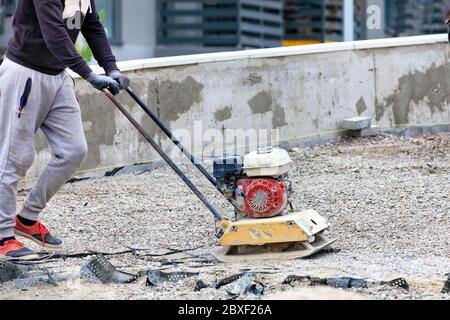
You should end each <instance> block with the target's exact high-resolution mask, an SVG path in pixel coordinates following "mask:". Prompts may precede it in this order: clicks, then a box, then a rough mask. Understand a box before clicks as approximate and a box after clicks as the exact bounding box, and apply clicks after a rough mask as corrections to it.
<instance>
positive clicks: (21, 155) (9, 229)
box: [0, 59, 87, 239]
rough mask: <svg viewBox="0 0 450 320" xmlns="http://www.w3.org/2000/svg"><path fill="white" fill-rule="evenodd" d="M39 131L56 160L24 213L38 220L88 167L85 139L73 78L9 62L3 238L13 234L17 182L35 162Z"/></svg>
mask: <svg viewBox="0 0 450 320" xmlns="http://www.w3.org/2000/svg"><path fill="white" fill-rule="evenodd" d="M29 78H31V79H32V88H31V93H30V96H29V99H28V103H27V105H26V106H25V108H24V110H23V113H22V115H21V117H20V118H19V116H18V110H19V101H20V97H21V96H22V94H23V92H24V88H25V84H26V82H27V79H29ZM38 129H41V130H42V131H43V133H44V134H45V136H46V137H47V139H48V141H49V144H50V146H51V148H52V151H53V157H52V159H51V160H50V162H49V163H48V165H47V167H46V168H45V170H44V171H43V173H42V175H41V177H40V178H39V180H38V181H37V183H36V184H35V186H34V187H33V188H32V190H31V192H30V194H29V195H28V198H27V199H26V201H25V204H24V207H23V208H22V210H21V211H20V212H19V214H20V216H22V217H24V218H26V219H30V220H34V221H36V220H38V215H39V213H41V212H42V211H43V210H44V208H45V207H46V205H47V202H48V201H49V200H50V199H51V198H52V197H53V196H54V195H55V193H56V192H57V191H58V190H59V189H60V188H61V186H62V185H63V184H64V183H66V182H67V180H68V179H69V178H70V177H71V175H72V174H73V173H74V172H75V171H76V170H77V169H78V168H79V166H80V165H81V163H82V162H83V160H84V158H85V156H86V152H87V145H86V139H85V136H84V132H83V124H82V120H81V112H80V106H79V104H78V102H77V99H76V97H75V94H74V82H73V80H72V78H71V77H70V75H69V74H68V73H67V72H62V73H60V74H59V75H56V76H52V75H46V74H43V73H40V72H37V71H34V70H31V69H28V68H25V67H23V66H21V65H19V64H16V63H14V62H12V61H10V60H7V59H6V60H5V61H4V62H3V64H2V65H1V66H0V239H1V238H6V237H12V236H13V235H14V227H15V215H16V214H17V211H16V210H17V207H16V197H17V188H18V182H19V180H21V179H22V178H23V177H24V176H25V174H26V172H27V171H28V169H29V168H30V166H31V165H32V163H33V159H34V154H35V150H34V137H35V135H36V133H37V130H38Z"/></svg>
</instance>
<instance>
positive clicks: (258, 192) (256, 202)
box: [237, 178, 288, 218]
mask: <svg viewBox="0 0 450 320" xmlns="http://www.w3.org/2000/svg"><path fill="white" fill-rule="evenodd" d="M237 187H238V188H239V190H240V191H241V194H242V195H243V196H240V197H238V198H240V199H237V200H239V203H242V204H241V211H242V212H244V213H245V214H246V215H247V216H249V217H251V218H271V217H275V216H277V215H279V214H280V213H282V212H283V211H284V209H286V206H287V204H288V197H287V190H286V184H285V182H284V181H278V180H276V179H270V178H262V179H251V178H248V179H241V180H238V182H237Z"/></svg>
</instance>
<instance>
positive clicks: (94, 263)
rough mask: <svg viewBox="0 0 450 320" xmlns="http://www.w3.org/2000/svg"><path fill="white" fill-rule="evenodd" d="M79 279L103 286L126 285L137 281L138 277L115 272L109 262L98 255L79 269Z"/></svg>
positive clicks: (118, 271)
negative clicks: (99, 283)
mask: <svg viewBox="0 0 450 320" xmlns="http://www.w3.org/2000/svg"><path fill="white" fill-rule="evenodd" d="M81 277H82V278H83V279H85V280H88V281H91V282H101V283H103V284H110V283H112V284H127V283H132V282H134V281H136V280H137V279H138V276H137V275H135V274H131V273H126V272H123V271H120V270H117V269H116V268H115V267H114V266H113V265H112V264H111V262H109V261H108V260H107V259H106V258H105V257H104V256H103V255H101V254H99V255H97V256H95V257H93V258H92V259H90V260H89V261H88V262H86V264H84V265H83V267H82V268H81Z"/></svg>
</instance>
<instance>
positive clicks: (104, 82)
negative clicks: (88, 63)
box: [86, 72, 120, 95]
mask: <svg viewBox="0 0 450 320" xmlns="http://www.w3.org/2000/svg"><path fill="white" fill-rule="evenodd" d="M86 80H87V81H88V82H89V83H90V84H91V85H92V86H93V87H94V88H95V89H98V90H100V91H102V90H103V89H108V90H109V91H110V92H111V93H112V94H113V95H116V94H118V93H119V92H120V85H119V84H118V83H117V81H115V80H114V79H113V78H111V77H108V76H101V75H98V74H96V73H95V72H92V73H91V74H90V75H89V77H88V78H87V79H86Z"/></svg>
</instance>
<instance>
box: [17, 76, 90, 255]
mask: <svg viewBox="0 0 450 320" xmlns="http://www.w3.org/2000/svg"><path fill="white" fill-rule="evenodd" d="M64 75H65V77H64V80H63V83H62V86H61V88H60V89H59V91H58V93H57V94H56V97H55V100H54V102H53V104H52V106H51V107H50V112H49V113H48V115H47V117H46V118H45V120H44V122H43V124H42V126H41V130H42V131H43V132H44V134H45V136H46V137H47V139H48V141H49V143H50V146H51V148H52V151H53V157H52V159H51V160H50V162H49V163H48V165H47V167H46V168H45V170H44V171H43V173H42V174H41V176H40V178H39V180H38V181H37V183H36V184H35V186H34V187H33V189H32V190H31V192H30V194H29V195H28V198H27V199H26V201H25V204H24V207H23V209H22V210H21V211H20V213H19V216H20V217H22V218H25V219H26V220H29V221H38V216H39V214H40V213H41V212H42V211H43V210H44V208H45V207H46V205H47V203H48V202H49V201H50V200H51V199H52V198H53V196H54V195H55V194H56V193H57V192H58V190H59V189H60V188H61V187H62V186H63V185H64V184H65V183H66V182H67V181H68V180H69V178H70V177H71V176H72V175H73V174H74V173H75V171H76V170H77V169H78V168H79V167H80V165H81V163H82V162H83V160H84V158H85V157H86V153H87V144H86V138H85V136H84V132H83V123H82V120H81V112H80V106H79V104H78V102H77V100H76V97H75V93H74V88H73V86H74V84H73V80H72V78H71V77H70V76H69V75H68V74H64ZM38 224H39V225H40V223H39V222H38ZM25 227H26V226H21V228H16V233H17V229H19V231H22V232H19V233H17V234H18V235H21V236H26V235H24V234H23V231H26V230H24V229H26V228H25ZM32 227H33V226H31V229H30V230H28V231H29V232H27V233H28V235H29V236H28V237H27V238H29V239H31V240H34V241H36V242H38V243H42V244H43V245H45V246H47V247H50V248H51V247H52V246H59V245H60V244H61V242H60V241H59V240H58V239H56V238H54V237H52V236H50V234H49V233H48V231H47V230H44V232H45V233H46V234H44V238H45V239H42V237H39V235H38V234H30V233H33V232H32ZM30 236H32V237H30Z"/></svg>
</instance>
